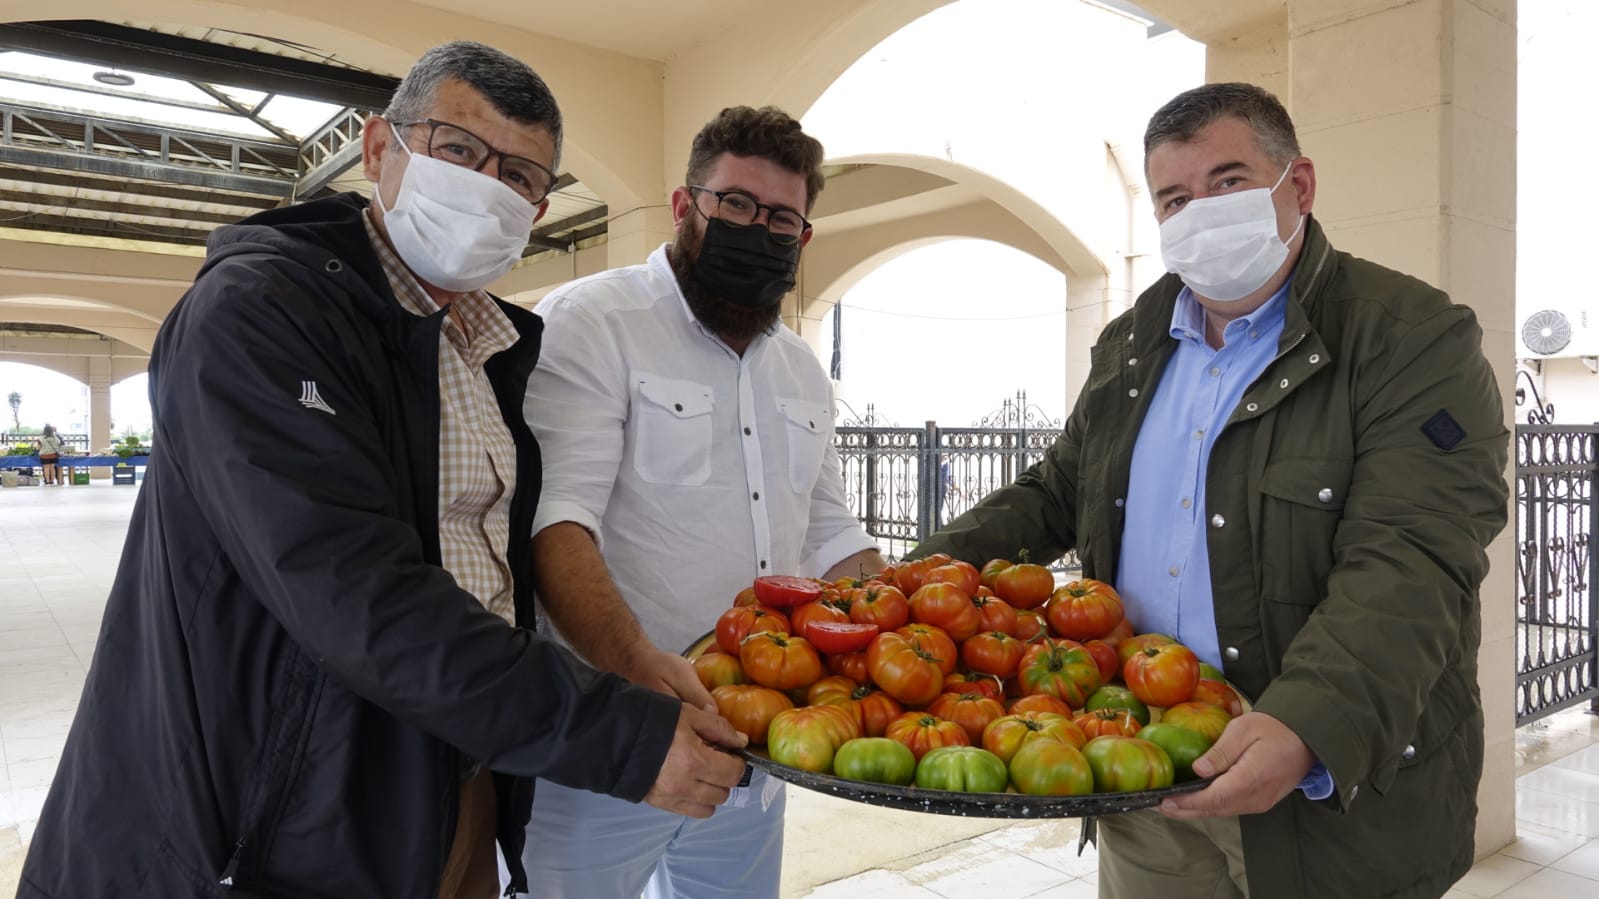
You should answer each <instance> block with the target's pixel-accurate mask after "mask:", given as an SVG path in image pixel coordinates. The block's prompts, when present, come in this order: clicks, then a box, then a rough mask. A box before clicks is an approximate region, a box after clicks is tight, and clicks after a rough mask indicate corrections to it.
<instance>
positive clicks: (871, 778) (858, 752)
mask: <svg viewBox="0 0 1599 899" xmlns="http://www.w3.org/2000/svg"><path fill="white" fill-rule="evenodd" d="M833 773H834V774H837V775H838V776H839V777H847V778H849V779H850V780H863V781H867V782H869V783H880V784H893V785H895V786H901V787H903V786H905V785H906V784H909V783H910V782H911V781H912V780H914V779H915V777H916V756H914V755H912V754H911V751H910V748H909V747H907V746H906V745H905V744H904V743H900V742H898V741H896V740H890V739H888V738H887V737H870V736H867V737H859V738H857V739H854V740H850V741H849V742H848V743H845V744H844V745H843V746H840V747H838V752H836V753H834V754H833Z"/></svg>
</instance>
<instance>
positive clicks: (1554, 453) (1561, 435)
mask: <svg viewBox="0 0 1599 899" xmlns="http://www.w3.org/2000/svg"><path fill="white" fill-rule="evenodd" d="M1551 411H1552V410H1551ZM1541 412H1542V410H1541V409H1540V414H1541ZM1596 444H1599V424H1596V425H1555V424H1524V425H1517V426H1516V724H1517V725H1518V726H1519V725H1522V724H1526V723H1528V722H1531V721H1536V720H1538V719H1539V718H1542V717H1544V716H1546V715H1550V714H1552V713H1554V712H1557V711H1559V710H1561V709H1564V708H1568V707H1570V706H1574V705H1577V704H1579V703H1583V702H1587V703H1589V706H1590V708H1591V709H1592V710H1593V711H1595V712H1599V676H1596V675H1599V578H1596V577H1595V574H1596V569H1595V567H1594V566H1595V559H1594V556H1593V553H1592V535H1593V526H1594V522H1595V520H1596V512H1599V491H1595V490H1594V476H1595V473H1596V472H1599V456H1596V453H1595V449H1596Z"/></svg>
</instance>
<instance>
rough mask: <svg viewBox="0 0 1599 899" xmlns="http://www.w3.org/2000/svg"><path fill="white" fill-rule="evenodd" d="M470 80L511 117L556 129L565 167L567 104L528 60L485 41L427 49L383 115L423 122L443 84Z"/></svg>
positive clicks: (553, 137) (557, 159)
mask: <svg viewBox="0 0 1599 899" xmlns="http://www.w3.org/2000/svg"><path fill="white" fill-rule="evenodd" d="M452 78H453V79H455V80H457V81H461V82H464V83H465V84H466V85H467V86H469V87H471V88H472V89H473V90H475V91H477V92H478V93H480V94H482V95H483V96H484V98H486V99H487V100H488V101H489V103H491V104H493V106H494V108H495V109H496V110H498V111H499V113H500V114H501V115H503V116H505V117H506V118H509V119H513V120H515V121H518V122H521V123H522V124H524V125H538V126H541V127H543V128H544V129H546V130H547V131H549V132H550V139H551V140H552V141H553V142H554V143H555V161H554V164H553V165H552V166H551V168H553V169H556V170H559V169H560V166H561V108H560V107H559V106H557V105H556V104H555V95H554V94H552V93H550V88H549V86H548V85H546V84H545V83H544V79H543V78H540V77H539V76H538V73H537V72H535V71H533V70H532V69H531V68H529V67H528V65H527V63H524V62H522V61H521V60H519V59H517V58H515V57H513V56H511V55H509V54H506V53H503V52H501V51H499V50H496V49H494V48H493V47H490V46H487V45H485V44H479V43H476V42H473V41H452V42H450V43H448V44H441V45H439V46H437V47H434V48H433V49H431V50H429V51H428V52H426V53H424V54H422V58H421V59H418V60H417V61H416V65H413V66H411V70H410V71H409V72H406V73H405V78H403V79H401V81H400V86H399V87H397V88H395V89H394V97H393V98H392V99H390V100H389V108H388V109H385V110H384V111H383V117H384V118H385V119H388V120H389V121H391V122H420V121H422V120H423V119H425V118H427V115H428V110H430V109H431V108H432V107H433V100H434V97H435V96H436V95H437V93H438V89H439V85H440V84H442V83H443V82H444V81H446V80H448V79H452Z"/></svg>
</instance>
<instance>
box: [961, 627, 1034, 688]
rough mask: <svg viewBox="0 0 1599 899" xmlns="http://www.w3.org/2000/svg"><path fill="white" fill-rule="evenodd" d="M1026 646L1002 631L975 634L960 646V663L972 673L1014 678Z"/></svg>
mask: <svg viewBox="0 0 1599 899" xmlns="http://www.w3.org/2000/svg"><path fill="white" fill-rule="evenodd" d="M1025 652H1027V644H1026V643H1023V642H1022V641H1020V640H1018V639H1016V638H1015V637H1012V636H1011V635H1010V634H1007V633H1005V632H1004V631H988V632H987V633H982V634H975V635H973V636H972V638H971V639H969V640H967V641H966V642H965V643H962V644H961V661H962V662H965V663H966V667H967V668H968V669H970V670H972V671H977V672H981V673H983V674H992V675H994V676H995V677H997V678H1001V679H1003V678H1007V677H1015V676H1016V669H1017V668H1018V667H1019V666H1020V665H1021V663H1022V654H1023V653H1025Z"/></svg>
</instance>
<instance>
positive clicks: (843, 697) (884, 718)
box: [806, 677, 905, 737]
mask: <svg viewBox="0 0 1599 899" xmlns="http://www.w3.org/2000/svg"><path fill="white" fill-rule="evenodd" d="M838 681H846V683H844V684H839V683H837V682H838ZM806 701H807V702H808V703H810V704H811V705H836V706H838V707H840V708H842V709H844V710H845V711H847V712H849V713H850V714H851V715H853V716H854V717H855V720H856V721H857V722H858V723H859V724H860V726H861V733H863V734H865V735H866V736H868V737H881V736H882V735H883V731H885V730H887V729H888V722H890V721H893V720H894V719H895V718H898V717H899V716H900V715H902V714H904V713H905V708H904V707H903V706H901V705H900V704H899V703H898V702H896V701H894V697H892V696H890V695H888V694H887V693H885V692H883V691H882V690H880V689H878V688H877V687H874V686H872V685H871V684H857V683H854V682H853V681H849V679H848V678H843V677H824V678H822V679H821V680H819V681H817V682H816V683H814V684H812V685H811V689H810V691H809V692H808V693H807V694H806Z"/></svg>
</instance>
